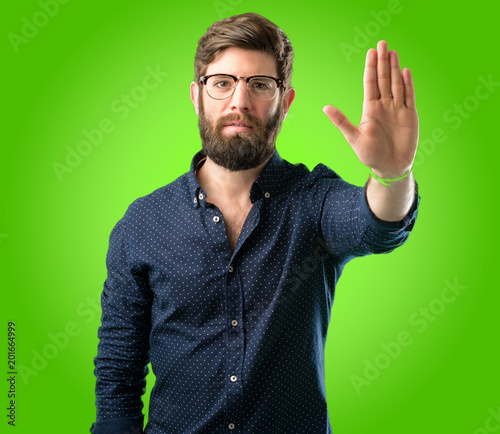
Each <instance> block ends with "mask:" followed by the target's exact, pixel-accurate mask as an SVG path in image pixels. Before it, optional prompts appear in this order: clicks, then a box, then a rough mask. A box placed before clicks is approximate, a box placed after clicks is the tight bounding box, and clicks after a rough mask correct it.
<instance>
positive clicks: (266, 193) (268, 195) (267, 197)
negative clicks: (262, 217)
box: [264, 191, 271, 199]
mask: <svg viewBox="0 0 500 434" xmlns="http://www.w3.org/2000/svg"><path fill="white" fill-rule="evenodd" d="M264 196H265V197H266V199H269V198H270V197H271V195H270V194H269V192H268V191H266V192H265V193H264Z"/></svg>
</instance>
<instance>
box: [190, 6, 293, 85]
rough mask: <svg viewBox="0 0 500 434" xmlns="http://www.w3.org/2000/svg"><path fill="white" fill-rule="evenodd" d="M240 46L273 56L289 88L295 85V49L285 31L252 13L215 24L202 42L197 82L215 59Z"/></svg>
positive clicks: (281, 76) (196, 75)
mask: <svg viewBox="0 0 500 434" xmlns="http://www.w3.org/2000/svg"><path fill="white" fill-rule="evenodd" d="M230 47H237V48H243V49H246V50H258V51H262V52H264V53H268V54H271V55H273V56H274V57H275V59H276V69H277V71H278V77H279V78H281V79H283V81H284V87H285V89H288V88H289V87H290V86H291V81H292V63H293V48H292V44H291V43H290V41H289V40H288V37H287V36H286V35H285V33H284V32H283V30H281V29H280V28H279V27H278V26H277V25H276V24H274V23H273V22H272V21H269V20H268V19H267V18H264V17H263V16H262V15H259V14H255V13H252V12H248V13H245V14H241V15H233V16H232V17H228V18H224V19H223V20H220V21H216V22H215V23H214V24H212V25H211V26H210V27H209V28H208V30H207V33H205V34H204V35H203V36H202V37H201V38H200V40H199V41H198V48H197V50H196V56H195V58H194V79H195V81H196V82H197V83H198V82H199V79H200V77H201V76H203V75H204V74H205V73H206V71H207V68H208V65H209V64H210V63H212V62H213V61H214V59H215V57H216V56H217V55H218V54H219V53H220V52H221V51H223V50H225V49H226V48H230Z"/></svg>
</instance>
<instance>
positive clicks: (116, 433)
mask: <svg viewBox="0 0 500 434" xmlns="http://www.w3.org/2000/svg"><path fill="white" fill-rule="evenodd" d="M143 425H144V415H141V416H136V417H124V418H121V419H110V420H105V421H101V422H94V423H93V424H92V426H91V427H90V432H91V433H92V434H125V433H126V434H143V432H144V431H143V430H142V427H143Z"/></svg>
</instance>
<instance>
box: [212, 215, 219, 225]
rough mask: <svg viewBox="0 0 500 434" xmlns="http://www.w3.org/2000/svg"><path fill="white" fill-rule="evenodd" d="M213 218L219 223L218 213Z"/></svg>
mask: <svg viewBox="0 0 500 434" xmlns="http://www.w3.org/2000/svg"><path fill="white" fill-rule="evenodd" d="M213 220H214V222H215V223H219V220H220V218H219V216H218V215H214V219H213Z"/></svg>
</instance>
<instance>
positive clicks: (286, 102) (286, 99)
mask: <svg viewBox="0 0 500 434" xmlns="http://www.w3.org/2000/svg"><path fill="white" fill-rule="evenodd" d="M294 99H295V88H293V87H291V88H290V89H288V90H287V91H286V93H285V95H283V119H282V121H284V120H285V119H286V115H287V114H288V110H290V106H291V105H292V102H293V100H294Z"/></svg>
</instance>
